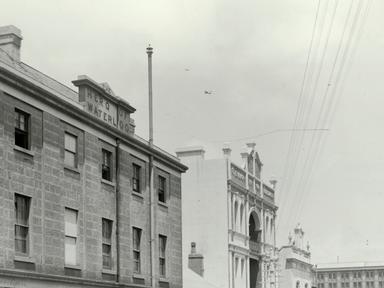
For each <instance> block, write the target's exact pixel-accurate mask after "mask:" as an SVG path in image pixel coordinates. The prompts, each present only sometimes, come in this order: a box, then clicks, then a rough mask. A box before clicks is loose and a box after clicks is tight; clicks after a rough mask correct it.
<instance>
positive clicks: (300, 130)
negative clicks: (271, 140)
mask: <svg viewBox="0 0 384 288" xmlns="http://www.w3.org/2000/svg"><path fill="white" fill-rule="evenodd" d="M328 130H329V129H328V128H316V129H314V128H305V129H275V130H271V131H267V132H264V133H261V134H257V135H255V136H250V137H244V138H234V139H227V140H212V141H208V142H210V143H225V142H228V143H231V142H238V141H244V140H251V139H257V138H260V137H263V136H267V135H271V134H276V133H280V132H292V133H294V132H303V133H304V132H311V131H328Z"/></svg>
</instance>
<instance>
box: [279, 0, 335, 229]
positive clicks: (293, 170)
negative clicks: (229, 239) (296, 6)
mask: <svg viewBox="0 0 384 288" xmlns="http://www.w3.org/2000/svg"><path fill="white" fill-rule="evenodd" d="M337 4H338V2H336V3H335V5H334V11H333V15H332V19H333V18H334V15H335V11H336V9H337ZM327 10H328V2H327V3H326V7H325V11H324V21H325V19H326V17H327ZM332 22H333V21H332ZM323 25H324V23H323ZM323 25H322V26H323ZM331 28H332V25H330V29H329V30H328V36H327V37H326V38H327V39H328V38H329V34H330V33H331ZM322 29H323V27H321V31H322ZM319 41H320V42H321V37H319ZM326 46H327V45H325V47H326ZM323 54H324V52H323ZM322 58H323V57H322ZM310 84H311V83H310ZM307 85H308V84H307ZM305 108H308V107H305ZM307 110H308V109H307ZM309 113H310V111H308V112H306V111H305V109H304V110H303V111H302V114H303V116H304V115H308V114H309ZM303 116H301V117H300V122H301V121H302V119H301V118H303ZM305 118H307V117H305ZM300 122H298V123H296V126H298V125H300V124H301V123H300ZM306 122H307V119H306ZM302 126H303V127H306V126H307V125H303V124H302ZM302 138H303V134H302V137H300V141H299V142H298V143H297V141H298V139H296V138H295V139H294V140H296V141H294V142H295V145H293V146H291V147H290V149H289V150H288V154H289V155H291V157H293V159H294V160H293V159H291V158H287V162H286V167H290V168H291V169H290V171H291V173H290V174H288V175H287V174H285V177H284V178H283V181H284V183H285V185H283V186H282V188H281V191H283V192H284V194H283V195H285V196H286V197H287V195H289V194H290V193H289V192H290V191H291V187H292V183H293V181H294V178H295V173H296V168H297V165H298V163H299V159H300V147H301V146H302ZM296 146H297V149H296ZM291 160H293V161H291ZM292 163H293V164H292ZM289 165H290V166H289ZM287 176H289V177H287ZM287 178H288V179H287ZM286 197H285V198H286ZM285 198H284V199H283V198H282V199H281V204H282V210H281V214H282V215H283V214H285V213H284V212H286V211H287V209H288V208H289V209H290V208H291V207H292V206H293V203H294V202H292V199H291V202H292V203H291V202H290V203H284V201H283V200H285ZM284 208H285V209H284ZM288 211H289V210H288ZM283 218H284V219H283ZM283 223H286V218H285V217H281V218H280V219H279V222H278V225H277V227H279V226H280V225H282V224H283Z"/></svg>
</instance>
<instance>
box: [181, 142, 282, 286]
mask: <svg viewBox="0 0 384 288" xmlns="http://www.w3.org/2000/svg"><path fill="white" fill-rule="evenodd" d="M223 152H224V157H223V158H221V159H210V160H205V159H204V150H203V148H202V147H188V148H184V149H180V150H179V151H178V152H177V156H178V157H179V158H180V159H181V160H182V162H183V163H184V164H186V165H187V166H188V167H189V170H188V174H186V175H185V177H184V178H183V187H182V189H183V191H184V195H183V203H185V205H184V206H183V208H185V209H183V227H184V228H183V247H184V250H183V251H184V259H185V261H187V257H188V256H187V255H188V253H189V246H190V243H191V242H196V244H197V249H198V253H201V254H202V255H204V275H203V276H202V279H204V280H206V281H207V283H211V284H213V285H215V286H218V287H226V288H274V287H276V273H275V270H276V268H275V267H276V260H277V259H276V247H275V227H274V225H275V219H276V211H277V206H276V205H275V203H274V200H275V189H274V188H275V187H274V185H275V182H274V181H269V183H266V182H264V181H263V180H262V179H261V169H262V163H261V161H260V159H259V155H258V153H257V152H256V150H255V144H254V143H249V144H247V148H246V151H244V152H243V153H241V157H242V163H241V164H240V165H238V164H235V163H234V162H233V161H232V159H231V149H230V148H229V147H225V148H224V149H223ZM189 207H192V208H189ZM188 209H190V211H189V210H188ZM196 211H199V213H195V212H196ZM212 217H214V218H212ZM222 257H223V258H222ZM220 259H225V261H222V260H220ZM187 267H188V266H186V265H184V269H183V272H184V275H186V274H188V273H190V270H188V268H187ZM184 287H185V288H190V287H194V286H192V285H191V283H188V282H185V281H184ZM207 287H209V285H208V286H207Z"/></svg>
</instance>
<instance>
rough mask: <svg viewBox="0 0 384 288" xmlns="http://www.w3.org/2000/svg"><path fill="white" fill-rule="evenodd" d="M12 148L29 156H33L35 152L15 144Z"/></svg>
mask: <svg viewBox="0 0 384 288" xmlns="http://www.w3.org/2000/svg"><path fill="white" fill-rule="evenodd" d="M13 150H15V151H18V152H21V153H24V154H26V155H28V156H31V157H33V156H35V153H34V152H33V151H31V150H28V149H24V148H22V147H20V146H17V145H14V146H13Z"/></svg>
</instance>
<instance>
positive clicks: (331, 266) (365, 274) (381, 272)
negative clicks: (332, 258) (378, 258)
mask: <svg viewBox="0 0 384 288" xmlns="http://www.w3.org/2000/svg"><path fill="white" fill-rule="evenodd" d="M315 279H316V282H315V286H316V287H317V288H383V287H384V262H362V263H361V262H360V263H358V262H349V263H328V264H317V265H316V266H315Z"/></svg>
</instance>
